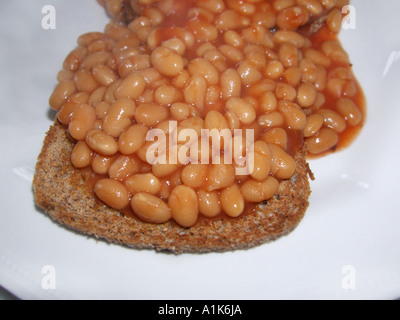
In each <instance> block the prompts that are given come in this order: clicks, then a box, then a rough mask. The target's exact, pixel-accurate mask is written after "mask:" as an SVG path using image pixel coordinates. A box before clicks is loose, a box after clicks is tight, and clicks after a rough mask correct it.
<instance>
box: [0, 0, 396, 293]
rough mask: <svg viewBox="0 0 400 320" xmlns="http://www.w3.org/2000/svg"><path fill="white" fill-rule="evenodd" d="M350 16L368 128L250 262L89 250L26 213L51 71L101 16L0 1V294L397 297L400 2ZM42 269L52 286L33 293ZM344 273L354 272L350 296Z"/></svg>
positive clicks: (360, 6)
mask: <svg viewBox="0 0 400 320" xmlns="http://www.w3.org/2000/svg"><path fill="white" fill-rule="evenodd" d="M47 4H51V5H53V6H54V7H55V8H56V13H57V16H56V19H57V20H56V23H57V24H56V30H43V29H42V26H41V22H42V18H43V17H44V15H43V14H42V12H41V11H42V7H43V6H44V5H47ZM352 5H353V6H354V7H355V9H356V17H357V20H356V29H355V30H344V31H343V32H342V34H341V39H342V40H343V44H344V47H345V48H346V50H347V51H348V52H349V54H350V56H351V60H352V62H353V64H354V71H355V73H356V75H357V77H358V78H359V80H360V82H361V85H362V86H363V88H364V91H365V94H366V97H367V102H368V121H367V124H366V126H365V128H364V130H363V131H362V134H361V135H360V136H359V138H358V139H357V140H356V141H355V143H354V144H353V145H352V146H351V147H350V148H349V149H347V150H345V151H343V152H340V153H338V154H336V155H333V156H329V157H327V158H323V159H319V160H314V161H311V168H312V170H313V171H314V173H315V176H316V179H317V180H316V181H315V182H313V183H312V190H313V193H312V196H311V199H310V202H311V204H310V208H309V210H308V211H307V214H306V216H305V218H304V220H303V221H302V223H301V224H300V225H299V227H298V228H297V229H296V230H295V231H294V232H293V233H292V234H290V235H289V236H287V237H285V238H282V239H280V240H278V241H276V242H274V243H271V244H267V245H263V246H259V247H257V248H254V249H251V250H248V251H236V252H228V253H223V254H221V253H219V254H216V253H215V254H203V255H191V254H184V255H179V256H175V255H171V254H164V253H155V252H153V251H136V250H131V249H126V248H123V247H119V246H115V245H109V244H106V243H103V242H98V241H96V240H94V239H91V238H87V237H85V236H81V235H78V234H75V233H73V232H70V231H67V230H66V229H64V228H63V227H60V226H58V225H57V224H55V223H53V222H52V221H51V220H50V219H49V218H48V217H46V216H45V215H44V214H43V213H42V212H41V211H39V210H37V209H36V207H35V205H34V201H33V195H32V188H31V183H32V177H33V168H34V166H35V162H36V157H37V155H38V154H39V152H40V149H41V147H42V141H43V138H44V134H45V132H46V131H47V130H48V128H49V126H50V124H51V122H52V119H51V117H52V116H53V114H52V113H49V107H48V97H49V95H50V94H51V92H52V90H53V88H54V86H55V84H56V74H57V72H58V71H59V70H60V69H61V65H62V62H63V60H64V58H65V56H66V55H67V54H68V53H69V52H70V51H71V50H72V49H74V48H75V46H76V39H77V37H78V36H79V35H80V34H82V33H85V32H89V31H103V28H104V26H105V24H106V23H107V21H108V18H107V17H106V15H105V13H104V11H103V9H102V8H101V7H100V6H99V5H98V4H97V3H96V1H95V0H79V1H78V0H68V1H66V0H64V1H62V0H31V1H25V0H24V1H23V0H2V1H1V2H0V46H1V50H0V97H1V100H0V101H1V104H0V150H1V157H0V171H1V180H0V205H1V209H0V218H1V219H0V285H1V286H3V287H4V288H6V289H7V290H8V291H10V292H11V293H13V294H14V295H15V296H16V297H18V298H21V299H395V298H399V297H400V232H399V230H400V215H399V205H400V195H399V190H400V173H399V172H400V170H399V165H398V163H399V156H400V151H399V147H400V143H399V124H400V122H399V119H400V105H399V104H400V103H399V101H400V37H399V36H398V34H397V32H398V30H399V29H400V19H399V18H398V12H400V2H399V1H397V0H384V1H373V0H363V1H361V0H353V1H352ZM396 55H397V56H398V59H397V62H396V59H394V58H395V57H396ZM390 57H392V59H390ZM390 61H392V62H393V63H389V62H390ZM388 63H389V65H390V67H387V65H388ZM385 71H386V73H385ZM384 73H385V74H384ZM47 265H50V266H52V267H54V270H55V272H56V274H55V281H56V282H55V284H56V287H55V289H45V288H43V286H42V280H43V278H44V274H42V269H43V267H44V266H47ZM346 266H350V267H351V270H352V271H354V272H355V273H354V278H353V280H354V281H355V282H354V284H355V287H353V288H350V289H348V288H347V289H346V286H343V281H344V279H346V276H347V275H348V274H346V273H343V272H345V271H346V270H347V269H346Z"/></svg>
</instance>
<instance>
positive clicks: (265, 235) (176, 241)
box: [33, 120, 311, 254]
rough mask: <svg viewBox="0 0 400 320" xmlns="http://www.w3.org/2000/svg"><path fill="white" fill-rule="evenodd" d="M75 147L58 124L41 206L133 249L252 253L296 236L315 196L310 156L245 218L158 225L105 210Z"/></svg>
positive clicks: (50, 138) (41, 163) (38, 190)
mask: <svg viewBox="0 0 400 320" xmlns="http://www.w3.org/2000/svg"><path fill="white" fill-rule="evenodd" d="M72 147H73V142H72V141H71V140H70V139H69V138H68V135H67V130H66V129H65V128H64V127H63V126H62V125H61V124H60V123H59V122H58V121H57V120H56V121H55V122H54V124H53V125H52V126H51V127H50V129H49V131H48V132H47V134H46V137H45V140H44V144H43V148H42V151H41V153H40V155H39V156H38V162H37V165H36V171H35V175H34V179H33V191H34V198H35V202H36V204H37V205H38V206H39V207H40V208H42V209H43V210H44V212H45V213H46V214H48V215H49V216H50V217H51V218H52V219H53V220H54V221H57V222H58V223H60V224H62V225H64V226H67V227H68V228H70V229H73V230H75V231H78V232H80V233H83V234H86V235H89V236H94V237H96V238H98V239H104V240H107V241H109V242H111V243H115V244H122V245H124V246H128V247H130V248H137V249H155V250H157V251H168V252H173V253H175V254H180V253H206V252H223V251H231V250H238V249H249V248H252V247H254V246H258V245H260V244H263V243H266V242H270V241H273V240H276V239H278V238H280V237H282V236H285V235H287V234H289V233H290V232H292V231H293V230H294V229H295V228H296V227H297V226H298V224H299V223H300V221H301V220H302V218H303V216H304V214H305V212H306V210H307V207H308V204H309V202H308V199H309V196H310V184H309V178H310V177H311V175H310V174H311V171H310V169H309V166H308V163H307V161H306V150H304V149H302V150H301V151H299V152H298V154H297V155H296V157H295V159H296V162H297V169H296V172H295V174H294V176H293V177H292V179H291V180H288V181H285V182H282V183H281V184H280V188H279V191H278V192H277V194H276V195H275V196H274V197H273V198H272V199H270V200H268V201H266V202H263V203H260V204H258V205H257V210H256V211H255V212H252V213H249V214H245V215H242V216H240V217H239V218H229V219H226V218H225V219H224V218H213V219H201V220H200V221H199V223H198V224H196V225H195V226H194V227H191V228H183V227H181V226H179V225H178V224H177V223H175V222H174V221H172V220H171V221H169V222H167V223H164V224H152V223H147V222H143V221H141V220H139V219H136V218H132V217H127V216H124V215H123V214H122V213H121V212H119V211H117V210H114V209H112V208H110V207H108V206H107V205H105V204H103V203H102V202H101V201H100V200H98V199H97V198H96V196H95V195H94V193H93V192H91V190H90V189H89V188H88V184H87V181H86V180H85V177H84V175H83V174H82V172H81V171H80V170H76V169H74V167H73V166H72V164H71V161H70V154H71V150H72Z"/></svg>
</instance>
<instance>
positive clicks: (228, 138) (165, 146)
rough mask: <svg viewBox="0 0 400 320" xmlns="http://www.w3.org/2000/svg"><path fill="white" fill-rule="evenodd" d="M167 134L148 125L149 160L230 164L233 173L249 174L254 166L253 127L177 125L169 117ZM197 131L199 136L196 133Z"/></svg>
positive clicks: (158, 162)
mask: <svg viewBox="0 0 400 320" xmlns="http://www.w3.org/2000/svg"><path fill="white" fill-rule="evenodd" d="M168 133H169V134H168V137H167V134H166V133H165V132H164V130H161V129H151V130H149V131H148V133H147V135H146V141H147V142H153V143H152V144H151V145H150V146H149V148H148V149H147V151H146V160H147V162H148V163H149V164H152V165H155V164H178V163H179V164H183V165H186V164H188V163H191V164H200V163H201V164H210V163H211V164H222V163H223V164H234V165H235V169H236V174H237V175H250V174H252V172H253V170H254V129H246V130H242V129H234V130H233V132H232V130H230V129H201V130H200V132H198V131H196V130H195V129H192V128H183V129H179V128H178V123H177V121H169V127H168ZM199 133H200V136H199Z"/></svg>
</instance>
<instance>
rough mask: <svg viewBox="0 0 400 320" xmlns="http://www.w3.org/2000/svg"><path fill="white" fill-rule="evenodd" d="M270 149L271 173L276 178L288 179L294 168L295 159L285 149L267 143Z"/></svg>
mask: <svg viewBox="0 0 400 320" xmlns="http://www.w3.org/2000/svg"><path fill="white" fill-rule="evenodd" d="M268 147H269V149H270V150H271V158H272V159H271V173H272V174H273V176H274V177H275V178H277V179H290V178H291V177H292V176H293V174H294V172H295V170H296V161H295V160H294V158H293V157H292V156H290V155H289V154H288V153H287V152H286V151H285V150H283V149H282V148H281V147H279V146H277V145H275V144H269V145H268Z"/></svg>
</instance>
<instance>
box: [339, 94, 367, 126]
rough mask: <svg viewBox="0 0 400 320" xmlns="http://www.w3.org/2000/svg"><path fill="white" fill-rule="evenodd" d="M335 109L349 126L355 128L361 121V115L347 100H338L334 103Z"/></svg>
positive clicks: (349, 100) (354, 105) (353, 104)
mask: <svg viewBox="0 0 400 320" xmlns="http://www.w3.org/2000/svg"><path fill="white" fill-rule="evenodd" d="M336 109H337V110H338V111H339V113H340V114H341V115H342V116H343V117H344V118H345V119H346V121H347V123H348V124H349V125H351V126H357V125H359V124H360V123H361V121H362V118H363V116H362V113H361V111H360V109H359V108H358V107H357V105H356V104H355V103H354V101H353V100H351V99H349V98H340V99H339V100H338V101H337V102H336Z"/></svg>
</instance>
